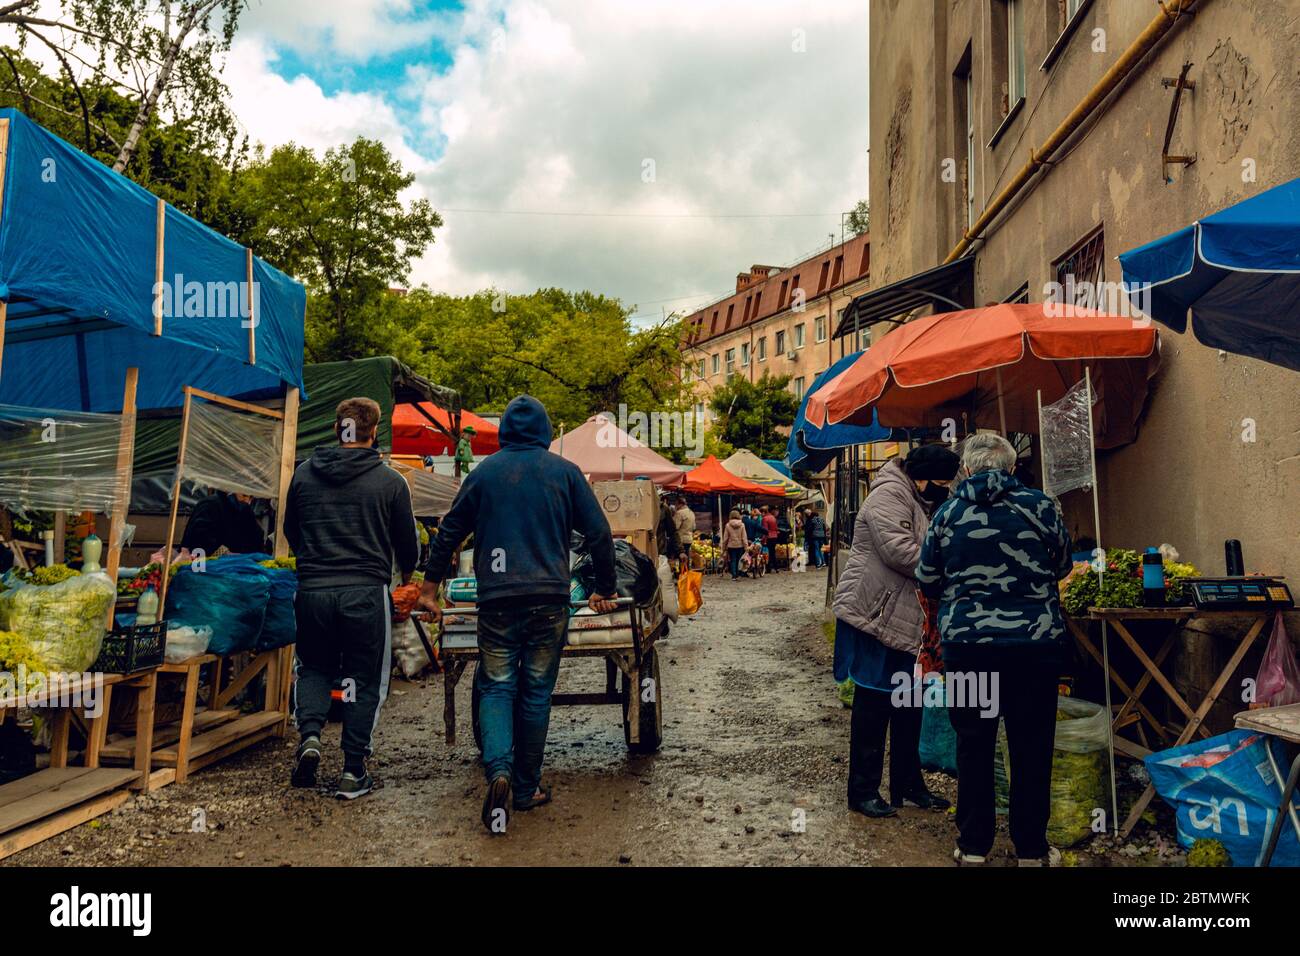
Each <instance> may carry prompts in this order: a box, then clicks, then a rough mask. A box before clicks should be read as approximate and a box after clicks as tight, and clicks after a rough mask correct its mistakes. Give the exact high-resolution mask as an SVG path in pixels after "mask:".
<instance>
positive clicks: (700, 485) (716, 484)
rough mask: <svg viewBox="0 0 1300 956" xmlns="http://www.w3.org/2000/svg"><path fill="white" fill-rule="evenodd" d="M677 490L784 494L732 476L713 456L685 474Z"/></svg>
mask: <svg viewBox="0 0 1300 956" xmlns="http://www.w3.org/2000/svg"><path fill="white" fill-rule="evenodd" d="M679 490H681V491H690V492H693V493H695V494H700V495H717V494H722V495H767V496H768V497H775V498H779V497H781V496H782V495H783V494H784V492H783V491H782V490H781V489H779V488H769V487H767V486H766V485H760V484H758V483H757V482H753V481H747V480H745V479H744V478H741V477H740V476H739V475H733V474H732V473H731V472H729V471H727V469H725V468H723V467H722V462H720V461H718V459H717V458H716V457H715V456H713V455H710V456H709V457H708V458H705V459H704V461H703V462H702V463H701V464H700V466H699V467H698V468H693V469H691V470H690V471H688V472H687V473H686V481H685V482H684V483H683V484H682V486H681V488H680V489H679Z"/></svg>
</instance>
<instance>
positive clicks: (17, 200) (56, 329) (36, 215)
mask: <svg viewBox="0 0 1300 956" xmlns="http://www.w3.org/2000/svg"><path fill="white" fill-rule="evenodd" d="M0 120H8V126H9V138H8V147H7V150H6V155H5V166H4V190H3V196H2V201H3V205H2V206H0V299H3V300H4V301H5V302H6V308H7V314H6V321H5V344H4V362H3V368H2V370H0V371H2V374H0V403H7V404H14V405H25V406H35V407H41V408H54V409H71V410H80V411H96V412H113V411H118V410H120V409H121V405H122V387H123V381H124V377H125V371H126V368H127V367H128V366H135V367H136V368H138V369H139V370H140V377H139V385H138V392H137V398H136V404H137V406H138V407H139V408H168V407H175V406H178V405H180V404H181V402H182V400H183V396H182V394H181V387H182V386H184V385H191V386H193V387H195V388H200V389H204V390H207V391H212V392H216V393H218V394H222V395H226V396H230V397H235V398H269V397H274V396H279V395H282V394H283V392H284V388H285V386H286V385H290V386H296V387H298V388H302V362H303V321H304V312H305V309H306V292H305V290H304V289H303V287H302V285H301V284H300V283H298V282H296V281H295V280H294V279H292V278H290V277H289V276H287V275H285V274H284V273H283V272H281V271H280V270H278V269H276V268H274V267H273V266H270V265H268V264H267V263H265V262H263V261H262V260H260V259H257V258H254V259H253V297H254V307H253V312H254V317H255V321H256V329H255V341H256V364H255V365H251V364H249V345H248V328H247V324H248V320H247V311H248V308H247V295H248V284H247V275H248V264H247V250H245V248H244V247H243V246H240V245H239V244H238V243H236V242H233V241H232V240H230V239H228V238H226V237H225V236H222V235H220V234H219V233H217V232H214V231H213V230H211V229H209V228H208V227H207V226H205V225H203V224H202V223H199V222H197V221H196V220H194V219H191V218H190V217H189V216H186V215H184V214H183V213H180V212H178V211H177V210H175V209H173V208H171V207H170V206H167V207H166V208H165V213H164V219H165V222H164V229H163V235H164V243H163V269H162V276H163V281H164V283H166V284H167V285H166V286H164V288H165V289H166V290H167V291H168V293H169V294H168V295H167V296H166V300H167V304H166V306H165V307H164V318H163V322H162V335H161V336H155V335H154V334H153V333H154V287H155V281H156V248H157V245H156V244H157V215H158V213H157V210H158V199H157V197H155V196H154V195H153V194H152V193H150V192H149V191H148V190H146V189H144V188H142V187H141V186H138V185H137V184H135V183H133V182H131V181H130V180H129V179H127V178H126V177H124V176H121V175H119V174H118V173H115V172H113V171H112V170H111V169H109V168H108V167H107V166H105V165H103V164H102V163H100V162H98V161H97V160H95V159H93V158H91V157H90V156H87V155H86V154H85V153H83V152H81V151H80V150H78V149H77V148H76V147H74V146H72V145H71V144H69V143H67V142H64V141H63V140H62V139H60V138H59V137H57V136H55V135H54V134H52V133H50V132H49V131H47V130H45V129H43V128H42V127H40V126H38V125H37V124H35V123H33V122H32V121H31V120H29V119H28V118H27V117H26V116H24V115H23V114H22V113H20V112H18V111H17V110H14V109H3V110H0ZM168 312H170V313H171V314H167V313H168ZM304 397H305V396H304Z"/></svg>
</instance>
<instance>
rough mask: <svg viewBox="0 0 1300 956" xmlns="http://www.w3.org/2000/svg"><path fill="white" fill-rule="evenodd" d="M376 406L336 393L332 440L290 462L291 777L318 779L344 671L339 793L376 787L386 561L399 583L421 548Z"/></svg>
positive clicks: (387, 628)
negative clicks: (294, 734) (383, 443)
mask: <svg viewBox="0 0 1300 956" xmlns="http://www.w3.org/2000/svg"><path fill="white" fill-rule="evenodd" d="M379 415H380V411H379V405H378V404H377V403H376V402H374V401H372V400H371V399H369V398H349V399H346V400H345V401H342V402H340V403H339V405H338V407H337V409H336V410H335V421H334V431H335V434H336V435H337V436H338V440H339V443H338V445H336V446H330V447H322V448H317V449H316V451H315V452H314V453H313V454H312V456H311V458H309V459H308V460H307V461H306V462H304V463H303V464H302V465H300V466H299V467H298V470H297V471H295V472H294V475H293V480H292V481H291V482H290V484H289V493H288V498H287V501H286V505H285V514H284V533H285V537H286V538H287V539H288V542H289V546H290V547H291V548H293V553H294V555H295V557H296V558H297V566H298V594H297V596H296V597H295V599H294V612H295V615H296V617H297V622H298V633H297V646H296V654H297V668H296V673H297V675H298V680H297V683H296V684H295V690H294V704H295V707H294V710H295V719H296V722H297V725H298V732H299V734H300V735H301V737H302V741H301V743H300V744H299V745H298V751H297V754H296V756H295V758H294V767H293V775H292V777H291V783H292V784H293V785H294V786H295V787H314V786H316V773H317V769H318V767H319V766H320V760H321V742H320V733H321V728H322V727H324V725H325V719H326V715H327V714H328V713H329V709H330V695H331V692H332V691H333V689H334V686H335V684H336V683H337V682H339V681H342V682H343V684H344V709H343V735H342V743H343V774H342V777H341V778H340V779H339V785H338V789H337V791H336V795H337V796H339V797H341V798H344V799H349V800H351V799H355V798H357V797H361V796H364V795H365V794H367V793H369V792H370V791H371V790H372V789H373V787H374V781H373V780H372V779H371V776H370V774H369V772H368V771H367V770H366V759H367V758H368V757H369V756H370V755H371V753H372V752H373V748H374V732H375V728H376V727H378V725H379V711H380V708H381V707H382V706H383V703H384V699H385V698H386V697H387V696H388V673H389V667H390V660H391V657H392V632H391V625H392V614H393V610H392V599H391V597H390V595H389V591H388V586H389V583H390V582H391V581H392V578H393V561H394V558H395V559H396V561H397V567H398V570H399V571H400V572H401V577H402V583H403V584H405V583H407V582H408V581H409V580H410V577H411V574H412V572H413V571H414V570H415V565H416V561H417V560H418V558H419V554H420V539H419V536H418V534H417V532H416V529H415V516H414V514H413V513H412V509H411V492H410V488H409V487H408V486H407V484H406V481H405V479H403V478H402V476H401V475H399V474H398V473H397V472H396V471H394V470H393V469H391V468H389V467H388V466H387V465H386V464H385V463H384V461H383V459H382V458H380V457H379V450H378V449H377V448H376V441H377V439H376V435H377V433H378V429H379Z"/></svg>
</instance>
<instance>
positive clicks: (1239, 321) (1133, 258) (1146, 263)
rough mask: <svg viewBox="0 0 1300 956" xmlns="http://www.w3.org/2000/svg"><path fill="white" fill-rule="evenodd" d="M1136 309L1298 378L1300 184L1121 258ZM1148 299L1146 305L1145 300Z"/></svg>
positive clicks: (1286, 186) (1254, 199) (1226, 211)
mask: <svg viewBox="0 0 1300 956" xmlns="http://www.w3.org/2000/svg"><path fill="white" fill-rule="evenodd" d="M1119 261H1120V265H1122V266H1123V268H1124V282H1125V283H1126V284H1127V286H1128V294H1129V297H1130V299H1131V300H1133V302H1134V303H1135V304H1138V305H1139V306H1140V307H1141V308H1142V310H1143V311H1145V312H1147V313H1148V314H1149V315H1150V316H1151V317H1152V318H1153V319H1155V320H1156V321H1157V322H1160V323H1162V324H1163V325H1167V326H1169V328H1171V329H1173V330H1175V331H1176V332H1183V331H1185V330H1186V329H1187V317H1188V313H1189V312H1190V313H1191V316H1192V330H1193V332H1194V333H1195V335H1196V337H1197V338H1198V339H1199V340H1200V341H1201V342H1203V343H1205V344H1206V345H1208V346H1210V347H1211V348H1217V349H1223V350H1224V351H1225V352H1236V353H1237V354H1239V355H1249V356H1251V357H1252V358H1258V359H1263V360H1264V361H1265V362H1272V363H1274V364H1275V365H1282V366H1285V367H1286V368H1290V369H1295V370H1296V371H1300V179H1293V180H1291V182H1289V183H1283V184H1282V185H1281V186H1275V187H1274V188H1272V189H1270V190H1267V191H1266V192H1262V193H1260V194H1259V195H1258V196H1252V197H1251V198H1250V199H1246V200H1243V201H1242V202H1239V203H1237V204H1236V205H1235V206H1229V207H1228V208H1227V209H1221V210H1219V211H1218V212H1216V213H1214V214H1213V215H1211V216H1206V217H1205V218H1204V219H1201V220H1198V221H1197V222H1194V223H1192V224H1191V225H1190V226H1187V227H1186V228H1183V229H1180V230H1178V231H1177V232H1174V233H1170V234H1169V235H1167V236H1164V237H1162V238H1160V239H1157V240H1155V241H1154V242H1149V243H1147V244H1146V245H1145V246H1139V247H1138V248H1136V249H1132V250H1130V251H1129V252H1126V253H1124V254H1122V255H1121V256H1120V257H1119ZM1144 300H1145V301H1144Z"/></svg>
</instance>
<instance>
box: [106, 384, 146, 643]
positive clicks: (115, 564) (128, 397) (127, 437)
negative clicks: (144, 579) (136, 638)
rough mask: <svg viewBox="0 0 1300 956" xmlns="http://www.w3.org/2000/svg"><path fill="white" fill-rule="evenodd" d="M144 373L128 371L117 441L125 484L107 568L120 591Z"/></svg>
mask: <svg viewBox="0 0 1300 956" xmlns="http://www.w3.org/2000/svg"><path fill="white" fill-rule="evenodd" d="M139 380H140V370H139V369H137V368H128V369H127V370H126V386H125V388H124V389H123V391H122V433H121V435H120V436H119V438H118V440H117V480H118V481H119V482H120V483H121V484H120V488H121V490H120V491H119V492H118V496H117V500H116V501H114V502H113V513H112V515H111V516H110V517H109V520H108V561H107V562H106V563H105V565H104V569H105V573H106V574H108V579H109V580H110V581H112V582H113V586H114V587H117V569H118V568H120V567H121V566H122V539H123V537H125V535H126V516H127V513H128V511H130V508H131V468H132V463H133V461H134V458H135V393H136V385H137V384H138V383H139ZM115 610H116V608H115V606H114V605H113V604H110V605H109V606H108V628H109V630H112V628H113V613H114V611H115Z"/></svg>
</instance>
